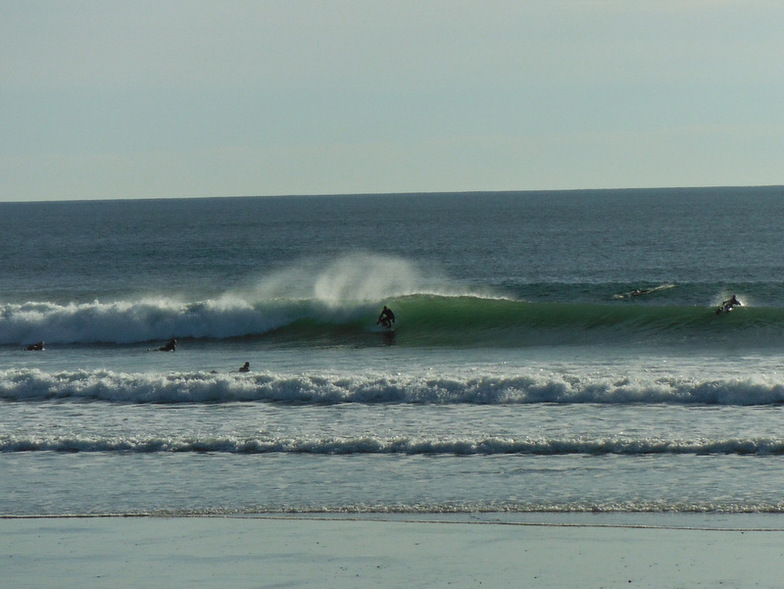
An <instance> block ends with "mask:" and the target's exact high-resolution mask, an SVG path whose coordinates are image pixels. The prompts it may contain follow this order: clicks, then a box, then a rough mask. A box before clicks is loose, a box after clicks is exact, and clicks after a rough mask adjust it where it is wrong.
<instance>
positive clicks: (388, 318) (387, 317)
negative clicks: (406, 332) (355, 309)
mask: <svg viewBox="0 0 784 589" xmlns="http://www.w3.org/2000/svg"><path fill="white" fill-rule="evenodd" d="M394 322H395V314H394V313H393V312H392V309H390V308H389V307H387V306H386V305H384V308H383V309H382V310H381V315H379V316H378V321H376V325H379V324H380V325H383V326H384V327H386V328H387V329H392V324H393V323H394Z"/></svg>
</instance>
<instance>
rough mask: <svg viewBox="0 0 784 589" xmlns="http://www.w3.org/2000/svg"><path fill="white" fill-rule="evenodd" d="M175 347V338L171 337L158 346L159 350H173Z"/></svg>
mask: <svg viewBox="0 0 784 589" xmlns="http://www.w3.org/2000/svg"><path fill="white" fill-rule="evenodd" d="M176 348H177V340H176V339H174V338H171V339H170V340H169V341H168V342H166V344H165V345H163V346H161V347H160V348H158V351H159V352H173V351H174V350H175V349H176Z"/></svg>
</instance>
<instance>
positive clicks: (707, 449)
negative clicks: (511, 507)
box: [0, 435, 784, 456]
mask: <svg viewBox="0 0 784 589" xmlns="http://www.w3.org/2000/svg"><path fill="white" fill-rule="evenodd" d="M43 451H47V452H120V453H141V454H146V453H157V452H211V453H232V454H269V453H287V454H330V455H346V454H409V455H428V454H450V455H456V456H471V455H485V456H488V455H496V454H522V455H536V456H563V455H571V454H586V455H602V454H616V455H624V456H643V455H658V454H678V455H683V454H691V455H697V454H733V455H743V456H748V455H760V456H780V455H784V440H783V439H723V440H703V439H700V440H662V439H643V440H639V439H628V438H603V439H572V438H563V439H549V438H541V439H527V438H526V439H499V438H487V439H477V440H474V439H454V440H443V439H410V438H397V439H391V440H390V439H379V438H375V437H367V438H356V439H236V438H228V437H227V438H218V439H215V438H210V439H194V438H176V437H171V438H152V439H144V438H127V439H118V438H112V439H90V438H79V437H74V438H68V437H64V438H56V437H53V438H19V437H14V436H2V435H0V452H4V453H10V452H43Z"/></svg>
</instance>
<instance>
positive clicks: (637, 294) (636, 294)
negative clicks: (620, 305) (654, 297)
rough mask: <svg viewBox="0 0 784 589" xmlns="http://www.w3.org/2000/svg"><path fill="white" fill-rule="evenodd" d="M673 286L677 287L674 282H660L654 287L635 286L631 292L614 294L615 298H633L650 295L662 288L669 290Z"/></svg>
mask: <svg viewBox="0 0 784 589" xmlns="http://www.w3.org/2000/svg"><path fill="white" fill-rule="evenodd" d="M671 288H675V285H674V284H660V285H659V286H654V287H653V288H635V289H634V290H630V291H629V292H622V293H618V294H615V295H613V298H614V299H633V298H636V297H640V296H643V295H649V294H652V293H655V292H660V291H662V290H669V289H671Z"/></svg>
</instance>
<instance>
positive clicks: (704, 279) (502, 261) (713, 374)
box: [0, 187, 784, 514]
mask: <svg viewBox="0 0 784 589" xmlns="http://www.w3.org/2000/svg"><path fill="white" fill-rule="evenodd" d="M782 220H784V188H781V187H769V188H706V189H657V190H607V191H569V192H524V193H472V194H420V195H416V194H406V195H365V196H361V195H347V196H324V197H308V196H301V197H285V198H224V199H202V200H198V199H172V200H145V201H106V202H52V203H0V268H1V272H2V274H1V276H0V278H1V280H2V282H1V286H0V408H1V409H2V411H0V475H2V476H0V480H1V481H2V482H0V497H2V498H3V499H0V513H13V514H51V513H54V514H61V513H97V512H112V513H116V512H121V513H139V512H144V513H148V512H167V513H168V512H175V513H179V512H196V513H201V512H236V511H238V512H254V511H275V510H280V509H294V510H306V511H308V510H343V509H349V510H356V509H360V510H367V509H370V510H390V509H393V510H403V511H443V510H462V511H465V510H475V509H480V510H521V511H528V510H534V511H536V510H561V511H563V510H567V511H568V510H578V511H579V510H586V509H588V510H598V511H640V510H642V511H645V510H658V511H661V510H664V511H666V510H674V511H722V512H723V511H761V512H766V511H781V510H782V509H784V507H783V506H784V499H783V498H782V494H781V493H780V492H779V490H778V487H779V483H778V482H780V480H781V475H782V474H784V472H782V471H784V468H783V466H784V465H782V462H781V456H782V455H784V438H783V437H782V435H781V433H780V423H781V417H782V414H781V408H782V402H784V375H782V368H784V364H782V361H781V356H780V352H781V349H782V346H784V258H783V257H782V255H781V252H782V245H784V244H783V243H782V236H781V226H782ZM732 294H736V295H737V296H738V297H739V299H740V300H741V302H742V306H740V307H738V308H736V309H735V310H734V311H733V312H732V313H721V314H716V312H715V311H716V309H717V306H718V305H719V303H720V302H721V301H722V300H724V299H726V298H728V297H729V296H731V295H732ZM383 304H388V305H390V306H391V307H392V308H393V309H394V310H395V312H396V315H397V322H396V325H395V329H394V331H392V332H387V331H386V330H384V329H382V328H380V327H378V326H377V325H376V318H377V316H378V313H379V311H380V308H381V306H382V305H383ZM169 338H176V339H177V341H178V346H177V350H176V351H175V352H168V353H165V352H157V351H151V350H156V349H157V348H158V347H159V346H161V345H162V344H163V343H164V342H165V341H166V340H167V339H169ZM39 341H43V342H45V350H43V351H41V352H29V351H26V350H25V349H24V348H25V347H26V346H27V345H29V344H30V343H34V342H39ZM246 361H247V362H250V366H251V371H250V372H248V373H239V372H238V371H237V368H238V367H239V366H240V365H242V364H243V363H244V362H246ZM74 473H78V475H77V474H74ZM173 475H175V476H173ZM85 481H87V483H85ZM128 481H133V483H132V485H131V486H130V487H129V483H128ZM777 481H778V482H777ZM85 488H88V489H89V490H85Z"/></svg>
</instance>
